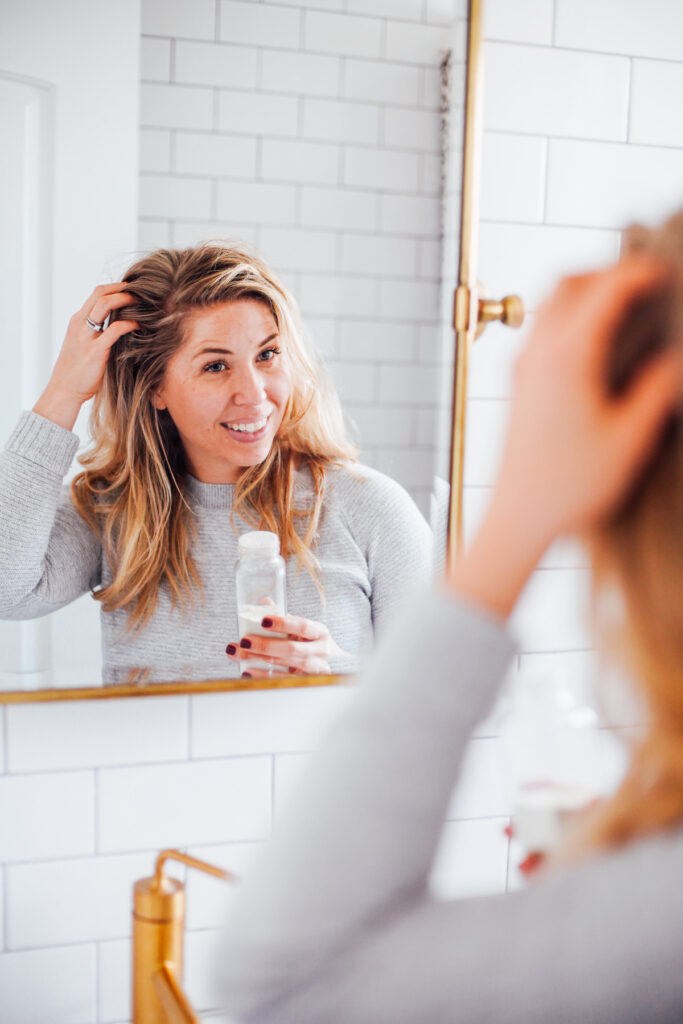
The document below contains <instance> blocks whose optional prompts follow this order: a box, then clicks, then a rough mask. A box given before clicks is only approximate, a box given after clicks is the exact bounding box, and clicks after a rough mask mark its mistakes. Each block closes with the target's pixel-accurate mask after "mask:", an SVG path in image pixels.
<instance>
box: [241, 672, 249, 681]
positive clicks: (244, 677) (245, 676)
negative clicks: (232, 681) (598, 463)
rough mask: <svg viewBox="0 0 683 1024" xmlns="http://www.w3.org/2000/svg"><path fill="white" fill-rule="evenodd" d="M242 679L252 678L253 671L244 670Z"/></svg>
mask: <svg viewBox="0 0 683 1024" xmlns="http://www.w3.org/2000/svg"><path fill="white" fill-rule="evenodd" d="M242 679H251V672H243V673H242Z"/></svg>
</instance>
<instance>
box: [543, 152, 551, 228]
mask: <svg viewBox="0 0 683 1024" xmlns="http://www.w3.org/2000/svg"><path fill="white" fill-rule="evenodd" d="M549 150H550V144H549V142H548V140H547V139H544V140H543V171H542V173H543V212H542V214H541V219H542V222H543V223H544V224H545V223H546V222H547V218H548V155H549Z"/></svg>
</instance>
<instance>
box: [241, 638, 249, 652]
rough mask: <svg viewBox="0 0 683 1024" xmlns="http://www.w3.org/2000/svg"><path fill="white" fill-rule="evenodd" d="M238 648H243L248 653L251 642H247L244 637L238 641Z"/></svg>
mask: <svg viewBox="0 0 683 1024" xmlns="http://www.w3.org/2000/svg"><path fill="white" fill-rule="evenodd" d="M240 647H242V648H244V650H245V651H248V650H249V648H250V647H251V640H247V638H246V636H245V638H244V639H243V640H240Z"/></svg>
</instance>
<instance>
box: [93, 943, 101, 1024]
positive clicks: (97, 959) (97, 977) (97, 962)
mask: <svg viewBox="0 0 683 1024" xmlns="http://www.w3.org/2000/svg"><path fill="white" fill-rule="evenodd" d="M93 945H94V947H95V972H94V982H95V992H94V995H95V1020H96V1021H98V1024H99V1022H100V1020H101V1016H100V943H99V941H98V940H95V942H94V943H93Z"/></svg>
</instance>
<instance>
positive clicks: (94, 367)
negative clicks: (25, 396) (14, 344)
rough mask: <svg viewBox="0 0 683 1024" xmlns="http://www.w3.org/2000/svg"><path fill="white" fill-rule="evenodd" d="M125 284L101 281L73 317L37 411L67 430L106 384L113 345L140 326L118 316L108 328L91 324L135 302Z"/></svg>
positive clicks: (37, 404) (35, 406)
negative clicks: (103, 382)
mask: <svg viewBox="0 0 683 1024" xmlns="http://www.w3.org/2000/svg"><path fill="white" fill-rule="evenodd" d="M125 288H126V284H125V282H122V281H117V282H114V283H113V284H101V285H98V286H97V288H95V290H94V292H93V293H92V295H90V296H88V298H87V299H86V301H85V302H84V303H83V305H82V306H81V308H80V309H79V311H78V312H77V313H74V315H73V316H72V317H71V319H70V320H69V326H68V328H67V332H66V336H65V338H64V341H63V343H62V347H61V350H60V353H59V355H58V357H57V362H56V363H55V365H54V368H53V370H52V375H51V376H50V380H49V382H48V384H47V387H46V388H45V390H44V392H43V394H42V395H41V396H40V398H39V399H38V401H37V402H36V404H35V405H34V407H33V411H34V412H37V413H38V414H39V415H40V416H44V417H45V419H49V420H52V421H53V422H54V423H57V424H59V426H61V427H64V428H65V429H66V430H71V429H73V425H74V423H75V422H76V417H77V416H78V413H79V410H80V408H81V406H82V405H83V403H84V402H87V401H88V399H89V398H92V397H93V395H95V394H96V393H97V391H98V390H99V388H100V385H101V384H102V379H103V377H104V371H105V369H106V366H107V359H108V357H109V350H110V349H111V347H112V345H113V344H114V342H116V341H118V339H119V338H120V337H121V336H122V335H124V334H127V333H128V332H129V331H133V330H135V329H136V327H138V324H137V322H136V321H135V320H116V321H115V322H114V323H112V324H109V326H108V327H107V328H106V330H104V331H94V330H93V329H92V328H91V327H89V326H88V323H87V319H88V318H90V320H92V322H93V323H96V324H101V323H104V321H105V320H106V319H107V317H108V316H109V314H110V313H111V312H112V311H113V310H115V309H120V308H121V307H122V306H130V305H132V304H133V303H134V302H135V297H134V296H133V295H131V293H130V292H127V291H126V290H125Z"/></svg>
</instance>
